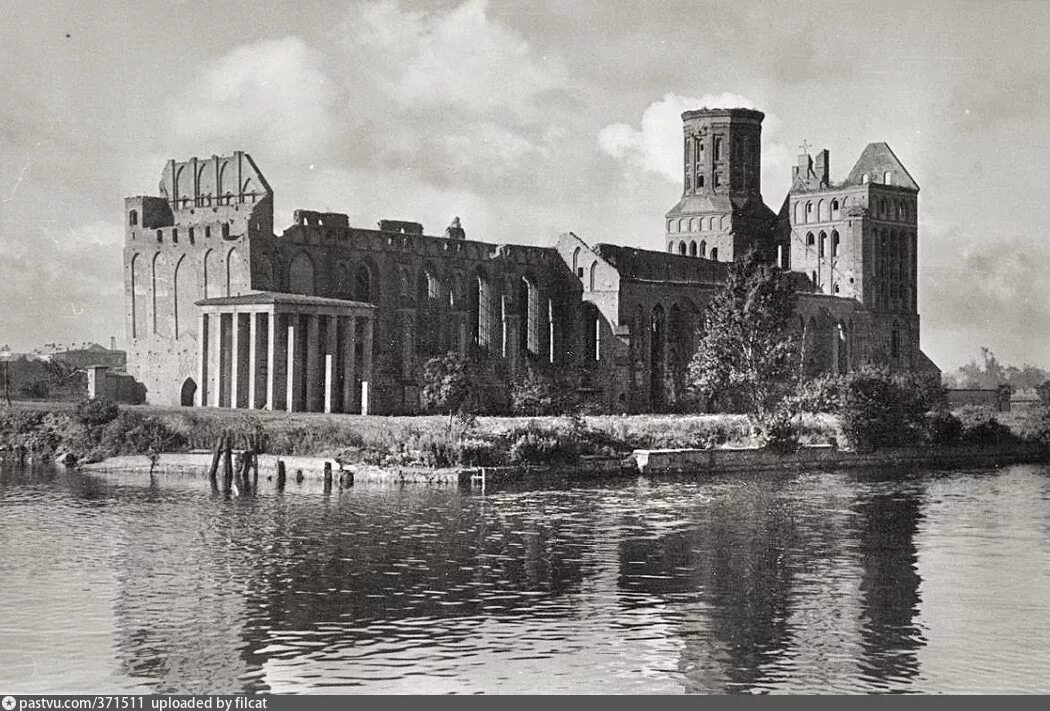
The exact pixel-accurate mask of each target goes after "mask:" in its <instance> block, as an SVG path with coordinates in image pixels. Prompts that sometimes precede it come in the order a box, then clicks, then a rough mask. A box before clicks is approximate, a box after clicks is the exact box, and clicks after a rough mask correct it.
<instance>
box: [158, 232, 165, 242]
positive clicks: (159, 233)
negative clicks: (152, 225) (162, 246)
mask: <svg viewBox="0 0 1050 711" xmlns="http://www.w3.org/2000/svg"><path fill="white" fill-rule="evenodd" d="M163 241H164V230H157V242H158V243H160V242H163Z"/></svg>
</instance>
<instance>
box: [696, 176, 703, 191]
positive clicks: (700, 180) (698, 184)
mask: <svg viewBox="0 0 1050 711" xmlns="http://www.w3.org/2000/svg"><path fill="white" fill-rule="evenodd" d="M696 187H698V188H702V187H704V174H703V173H697V174H696Z"/></svg>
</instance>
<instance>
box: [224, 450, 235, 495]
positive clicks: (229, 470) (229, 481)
mask: <svg viewBox="0 0 1050 711" xmlns="http://www.w3.org/2000/svg"><path fill="white" fill-rule="evenodd" d="M232 487H233V452H232V451H231V450H230V442H229V440H227V441H226V447H225V448H224V449H223V450H222V491H223V493H227V494H228V493H229V492H230V489H231V488H232Z"/></svg>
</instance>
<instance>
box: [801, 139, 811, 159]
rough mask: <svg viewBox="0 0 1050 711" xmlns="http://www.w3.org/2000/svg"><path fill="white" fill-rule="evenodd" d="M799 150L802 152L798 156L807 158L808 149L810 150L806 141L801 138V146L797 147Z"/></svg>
mask: <svg viewBox="0 0 1050 711" xmlns="http://www.w3.org/2000/svg"><path fill="white" fill-rule="evenodd" d="M799 149H800V150H801V151H802V153H800V154H799V155H807V156H808V155H809V149H810V145H809V141H807V140H806V139H804V138H803V139H802V145H801V146H799Z"/></svg>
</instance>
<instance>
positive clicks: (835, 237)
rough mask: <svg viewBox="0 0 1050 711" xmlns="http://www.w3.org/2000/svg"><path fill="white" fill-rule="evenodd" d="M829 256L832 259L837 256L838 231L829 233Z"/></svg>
mask: <svg viewBox="0 0 1050 711" xmlns="http://www.w3.org/2000/svg"><path fill="white" fill-rule="evenodd" d="M831 256H832V257H837V256H839V231H838V230H832V231H831Z"/></svg>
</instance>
